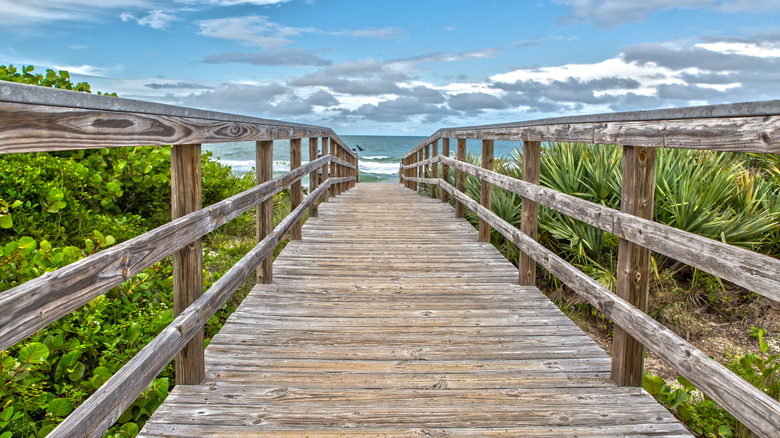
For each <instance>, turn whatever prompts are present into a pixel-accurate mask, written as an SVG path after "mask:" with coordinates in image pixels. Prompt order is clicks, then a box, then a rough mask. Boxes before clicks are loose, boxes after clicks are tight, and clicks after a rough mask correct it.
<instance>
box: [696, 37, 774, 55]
mask: <svg viewBox="0 0 780 438" xmlns="http://www.w3.org/2000/svg"><path fill="white" fill-rule="evenodd" d="M696 47H700V48H702V49H706V50H709V51H711V52H719V53H725V54H736V55H745V56H753V57H757V58H780V44H763V45H759V44H756V43H750V42H729V41H721V42H716V43H699V44H696Z"/></svg>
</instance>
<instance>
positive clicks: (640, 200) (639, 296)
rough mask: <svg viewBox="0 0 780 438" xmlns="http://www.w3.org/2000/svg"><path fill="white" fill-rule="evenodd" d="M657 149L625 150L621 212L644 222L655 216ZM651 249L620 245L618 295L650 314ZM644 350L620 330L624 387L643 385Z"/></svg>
mask: <svg viewBox="0 0 780 438" xmlns="http://www.w3.org/2000/svg"><path fill="white" fill-rule="evenodd" d="M655 160H656V151H655V149H653V148H642V147H634V146H624V147H623V193H622V197H621V199H620V210H621V211H622V212H624V213H628V214H632V215H634V216H638V217H641V218H644V219H652V217H653V194H654V191H655ZM649 274H650V250H648V249H646V248H643V247H641V246H640V245H637V244H634V243H631V242H629V241H627V240H624V239H620V241H619V243H618V268H617V291H616V292H617V295H618V296H619V297H620V298H623V299H624V300H626V301H628V302H629V303H631V304H632V305H634V306H636V307H637V308H638V309H640V310H641V311H643V312H647V295H648V289H649V285H650V281H649V279H650V275H649ZM643 369H644V347H643V346H642V344H640V343H639V342H638V341H637V340H636V339H634V338H632V337H631V336H629V335H628V334H627V333H626V332H625V331H624V330H622V329H621V328H620V327H618V326H615V327H614V335H613V337H612V380H614V381H615V383H617V384H618V385H620V386H642V372H643Z"/></svg>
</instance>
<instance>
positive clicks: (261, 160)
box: [255, 141, 274, 284]
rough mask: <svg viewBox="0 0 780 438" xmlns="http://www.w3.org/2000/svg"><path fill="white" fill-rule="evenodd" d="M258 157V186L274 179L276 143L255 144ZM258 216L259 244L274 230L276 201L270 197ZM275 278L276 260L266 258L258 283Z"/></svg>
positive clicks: (260, 142)
mask: <svg viewBox="0 0 780 438" xmlns="http://www.w3.org/2000/svg"><path fill="white" fill-rule="evenodd" d="M255 151H256V156H257V167H256V169H257V184H262V183H264V182H266V181H270V180H271V179H272V178H273V177H274V142H273V141H258V142H257V143H255ZM256 214H257V225H256V229H255V230H256V234H257V236H256V237H257V239H256V240H257V243H260V242H262V241H263V239H264V238H265V236H267V235H269V234H271V231H273V229H274V200H273V198H272V197H269V198H268V199H266V200H265V201H263V202H261V203H260V205H258V206H257V207H256ZM273 278H274V259H273V257H266V258H265V259H264V260H263V261H262V262H261V263H260V266H259V267H258V268H257V282H258V283H266V284H268V283H270V282H271V281H273Z"/></svg>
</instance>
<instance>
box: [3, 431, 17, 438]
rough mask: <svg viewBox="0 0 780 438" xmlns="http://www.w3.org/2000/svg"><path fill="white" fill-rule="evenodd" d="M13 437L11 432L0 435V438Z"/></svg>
mask: <svg viewBox="0 0 780 438" xmlns="http://www.w3.org/2000/svg"><path fill="white" fill-rule="evenodd" d="M13 437H14V435H13V434H12V433H11V432H3V433H2V434H0V438H13Z"/></svg>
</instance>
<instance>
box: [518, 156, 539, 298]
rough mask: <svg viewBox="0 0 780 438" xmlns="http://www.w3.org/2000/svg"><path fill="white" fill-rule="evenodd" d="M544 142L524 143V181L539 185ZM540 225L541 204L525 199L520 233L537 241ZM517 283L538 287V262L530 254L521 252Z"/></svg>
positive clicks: (521, 214)
mask: <svg viewBox="0 0 780 438" xmlns="http://www.w3.org/2000/svg"><path fill="white" fill-rule="evenodd" d="M541 150H542V142H540V141H525V142H523V181H526V182H529V183H531V184H539V170H540V167H541ZM538 223H539V204H537V203H536V202H534V201H531V200H530V199H528V198H523V202H522V206H521V211H520V231H522V232H523V233H525V234H526V235H527V236H528V237H530V238H532V239H534V240H536V235H537V231H538ZM517 271H518V278H517V281H518V283H520V285H521V286H536V262H535V261H534V259H532V258H531V257H530V256H529V255H528V254H526V253H524V252H520V256H519V258H518V260H517Z"/></svg>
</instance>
